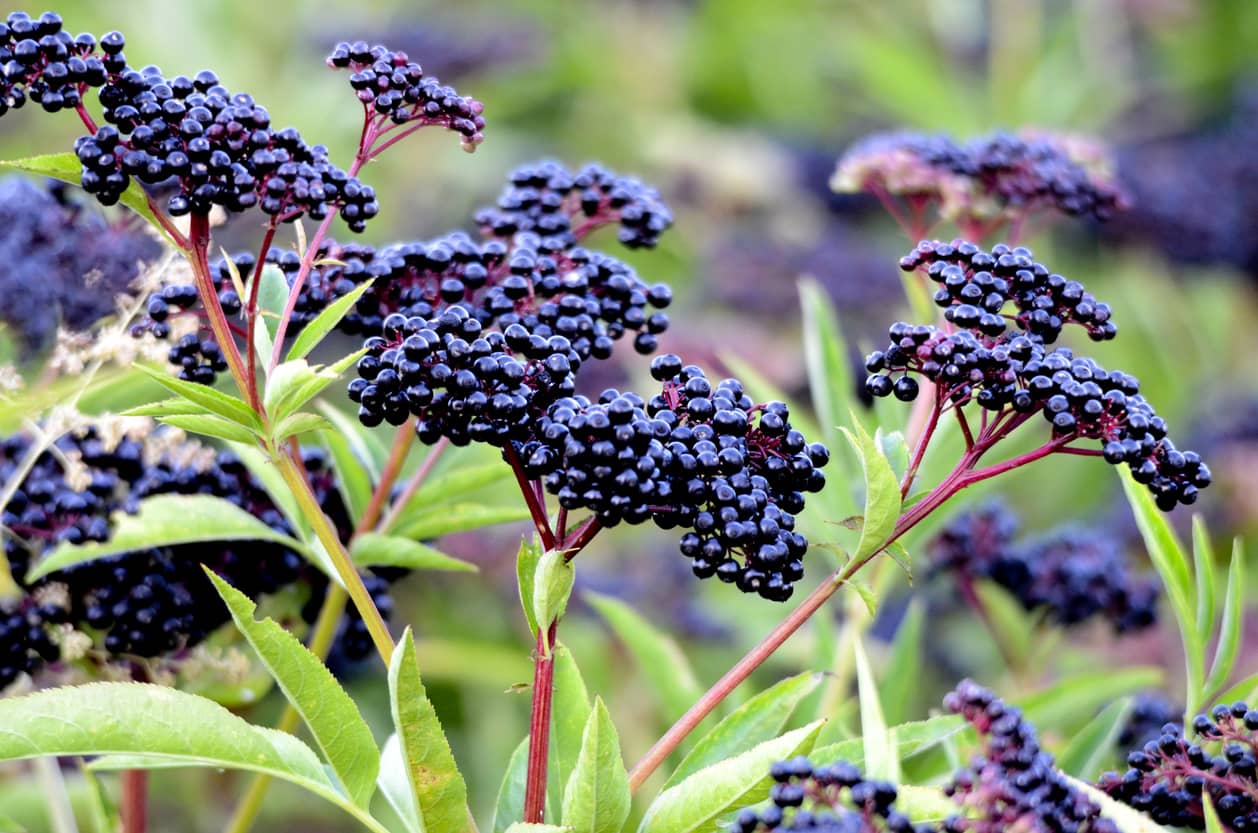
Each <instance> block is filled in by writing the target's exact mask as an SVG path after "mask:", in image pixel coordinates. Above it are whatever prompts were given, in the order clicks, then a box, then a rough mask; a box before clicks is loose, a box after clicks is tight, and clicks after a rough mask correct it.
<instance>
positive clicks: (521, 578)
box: [515, 535, 542, 636]
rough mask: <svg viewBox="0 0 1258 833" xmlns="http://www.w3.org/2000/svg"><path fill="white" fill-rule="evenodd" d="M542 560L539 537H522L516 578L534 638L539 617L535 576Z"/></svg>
mask: <svg viewBox="0 0 1258 833" xmlns="http://www.w3.org/2000/svg"><path fill="white" fill-rule="evenodd" d="M541 560H542V545H541V542H539V541H538V540H537V536H531V537H530V536H528V535H525V536H523V537H521V538H520V549H519V551H517V552H516V556H515V577H516V581H517V582H518V584H519V587H520V605H521V606H522V607H523V608H524V618H526V619H527V620H528V622H529V631H530V632H531V633H532V634H533V636H537V616H536V614H535V613H534V612H533V611H534V607H533V591H534V576H536V575H537V565H538V562H540V561H541Z"/></svg>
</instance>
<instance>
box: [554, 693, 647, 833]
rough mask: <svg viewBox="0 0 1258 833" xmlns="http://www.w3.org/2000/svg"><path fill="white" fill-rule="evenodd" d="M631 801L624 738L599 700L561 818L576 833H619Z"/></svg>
mask: <svg viewBox="0 0 1258 833" xmlns="http://www.w3.org/2000/svg"><path fill="white" fill-rule="evenodd" d="M630 801H631V798H630V796H629V773H628V772H626V771H625V762H624V760H623V759H622V758H621V756H620V737H619V736H618V735H617V734H616V726H615V724H613V723H612V718H611V715H610V714H608V713H607V707H606V706H604V705H603V701H602V699H601V698H595V700H594V709H593V710H592V711H591V712H590V718H589V721H588V722H587V723H586V724H585V734H584V735H583V736H582V740H581V753H580V754H579V755H578V756H577V764H576V767H575V768H574V769H573V771H572V775H571V777H569V778H568V782H567V787H565V788H564V793H563V810H562V812H561V814H560V816H559V818H560V819H561V820H562V821H563V823H564V826H565V827H570V828H572V830H573V831H574V832H575V833H619V831H620V828H621V826H622V825H624V823H625V819H627V818H629V804H630Z"/></svg>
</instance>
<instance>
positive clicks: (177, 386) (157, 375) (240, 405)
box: [135, 364, 262, 432]
mask: <svg viewBox="0 0 1258 833" xmlns="http://www.w3.org/2000/svg"><path fill="white" fill-rule="evenodd" d="M135 368H136V370H139V371H140V372H141V373H143V374H144V375H146V376H148V377H149V378H150V379H152V380H153V381H155V382H157V384H159V385H161V386H162V387H164V388H166V390H168V391H170V392H171V393H173V394H176V395H178V396H182V397H183V398H184V399H187V400H189V401H191V402H195V403H196V404H198V405H200V406H201V407H202V408H204V409H205V410H206V411H209V412H210V413H212V414H218V415H219V416H221V417H223V418H224V419H226V420H229V421H231V422H235V423H237V424H238V425H243V426H244V427H246V428H248V429H250V430H251V431H255V432H257V431H260V430H261V429H262V422H261V420H259V419H258V415H257V414H255V413H254V412H253V409H252V408H250V407H249V406H248V405H246V404H245V402H244V401H243V400H241V399H237V398H236V397H234V396H229V395H228V394H226V393H223V392H222V391H221V390H217V389H215V388H212V387H209V386H207V385H198V384H197V383H195V382H185V381H184V380H182V379H176V378H175V377H174V376H168V375H166V373H164V372H163V371H160V370H154V369H153V368H151V367H145V366H144V365H142V364H137V365H135Z"/></svg>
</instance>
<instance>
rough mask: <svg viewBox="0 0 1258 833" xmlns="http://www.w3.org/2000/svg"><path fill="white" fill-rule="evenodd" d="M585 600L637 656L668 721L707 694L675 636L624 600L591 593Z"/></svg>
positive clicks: (678, 715) (636, 658) (635, 656)
mask: <svg viewBox="0 0 1258 833" xmlns="http://www.w3.org/2000/svg"><path fill="white" fill-rule="evenodd" d="M585 598H586V601H588V602H589V603H590V605H591V606H592V607H593V608H594V609H595V610H597V611H598V612H599V613H600V614H601V615H602V616H603V618H604V619H606V620H607V623H608V624H609V625H610V626H611V629H612V630H613V631H614V632H615V634H616V636H618V637H620V639H621V641H623V642H624V643H625V646H626V647H627V648H628V649H629V652H630V653H631V654H633V657H634V659H635V660H636V661H637V663H638V668H639V669H641V671H642V674H643V675H644V676H645V677H646V678H647V680H648V681H649V682H650V684H651V689H652V691H654V692H655V694H656V696H657V697H658V698H659V700H660V703H661V704H662V705H663V707H664V711H665V713H666V716H667V717H668V719H670V720H674V719H676V718H678V717H680V716H681V715H682V714H683V713H684V712H685V711H686V709H688V708H690V706H691V704H693V703H694V702H695V701H696V700H698V699H699V697H701V696H702V695H703V688H702V687H701V686H700V685H699V681H698V680H697V679H696V678H695V674H694V671H693V670H692V669H691V667H690V663H689V662H688V661H687V660H686V655H685V654H683V653H682V651H681V648H680V646H678V644H677V642H676V641H675V640H674V639H673V638H672V637H671V636H668V635H667V634H665V633H663V632H662V631H660V630H659V629H657V628H656V627H655V626H653V625H652V624H651V623H649V622H648V621H647V620H646V619H645V618H643V616H642V614H640V613H638V612H637V611H636V610H634V609H633V608H632V607H630V606H629V605H628V604H626V603H625V602H623V601H621V600H620V599H616V598H613V597H611V596H604V595H601V594H599V593H591V592H586V594H585Z"/></svg>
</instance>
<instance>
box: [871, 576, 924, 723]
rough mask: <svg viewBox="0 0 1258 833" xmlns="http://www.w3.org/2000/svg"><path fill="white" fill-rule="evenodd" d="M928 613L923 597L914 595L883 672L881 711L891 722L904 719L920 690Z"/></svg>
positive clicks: (880, 686)
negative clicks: (924, 608) (923, 644)
mask: <svg viewBox="0 0 1258 833" xmlns="http://www.w3.org/2000/svg"><path fill="white" fill-rule="evenodd" d="M925 619H926V617H925V613H924V610H923V607H922V600H921V599H914V600H913V601H912V602H911V603H910V604H909V607H908V610H907V611H906V612H905V614H904V619H902V620H901V621H900V626H899V628H897V629H896V632H895V641H894V642H893V643H892V644H891V656H890V657H889V658H888V660H887V665H886V668H884V669H883V671H882V674H881V680H882V681H881V683H879V685H878V696H879V700H880V701H881V702H882V713H883V715H884V716H885V717H886V719H887V722H888V723H891V724H896V723H901V722H903V721H904V720H905V719H906V718H907V717H908V716H909V713H910V709H911V707H912V705H913V702H914V698H915V697H916V696H917V694H918V692H919V691H920V680H919V674H920V670H921V668H922V635H923V632H924V630H925V629H924V627H923V623H924V622H925Z"/></svg>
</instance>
